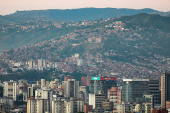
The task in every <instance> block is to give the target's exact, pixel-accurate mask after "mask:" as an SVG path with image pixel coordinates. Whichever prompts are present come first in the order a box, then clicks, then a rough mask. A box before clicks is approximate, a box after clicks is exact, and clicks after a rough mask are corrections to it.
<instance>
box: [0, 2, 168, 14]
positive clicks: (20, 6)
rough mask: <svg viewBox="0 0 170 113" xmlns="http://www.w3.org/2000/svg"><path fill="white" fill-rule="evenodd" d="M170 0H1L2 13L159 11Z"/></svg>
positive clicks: (164, 10) (165, 9)
mask: <svg viewBox="0 0 170 113" xmlns="http://www.w3.org/2000/svg"><path fill="white" fill-rule="evenodd" d="M169 4H170V1H169V0H161V1H160V0H154V1H153V0H149V1H148V0H138V1H136V0H129V1H125V0H119V1H117V0H115V1H112V0H105V1H103V0H100V1H97V0H93V2H91V1H90V0H86V1H78V0H71V1H69V0H64V1H55V0H50V1H49V0H48V1H47V0H41V1H40V0H29V1H28V0H24V1H23V0H1V2H0V15H7V14H11V13H15V12H16V11H17V10H18V11H23V10H45V9H77V8H87V7H95V8H107V7H110V8H131V9H143V8H151V9H154V10H158V11H163V12H167V11H170V7H169Z"/></svg>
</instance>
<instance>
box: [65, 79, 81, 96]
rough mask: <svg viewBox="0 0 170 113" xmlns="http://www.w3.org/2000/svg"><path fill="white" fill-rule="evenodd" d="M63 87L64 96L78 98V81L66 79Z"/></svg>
mask: <svg viewBox="0 0 170 113" xmlns="http://www.w3.org/2000/svg"><path fill="white" fill-rule="evenodd" d="M63 85H64V96H65V97H74V98H79V81H76V80H75V79H68V81H64V82H63Z"/></svg>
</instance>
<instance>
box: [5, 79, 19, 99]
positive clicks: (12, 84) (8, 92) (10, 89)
mask: <svg viewBox="0 0 170 113" xmlns="http://www.w3.org/2000/svg"><path fill="white" fill-rule="evenodd" d="M3 91H4V92H3V96H4V97H9V98H11V99H13V100H14V101H16V99H17V82H16V81H13V80H10V81H6V82H4V87H3Z"/></svg>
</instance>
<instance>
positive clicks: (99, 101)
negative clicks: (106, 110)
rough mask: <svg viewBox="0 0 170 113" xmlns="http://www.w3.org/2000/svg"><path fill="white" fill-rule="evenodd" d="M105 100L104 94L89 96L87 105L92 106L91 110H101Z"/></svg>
mask: <svg viewBox="0 0 170 113" xmlns="http://www.w3.org/2000/svg"><path fill="white" fill-rule="evenodd" d="M105 100H106V98H105V94H100V93H99V94H91V93H90V94H89V105H93V109H94V108H102V106H103V102H104V101H105Z"/></svg>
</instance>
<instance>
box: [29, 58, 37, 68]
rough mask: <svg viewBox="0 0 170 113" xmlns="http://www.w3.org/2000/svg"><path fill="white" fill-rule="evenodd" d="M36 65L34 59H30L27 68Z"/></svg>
mask: <svg viewBox="0 0 170 113" xmlns="http://www.w3.org/2000/svg"><path fill="white" fill-rule="evenodd" d="M35 67H36V66H35V61H33V60H31V61H29V69H34V68H35Z"/></svg>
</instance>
